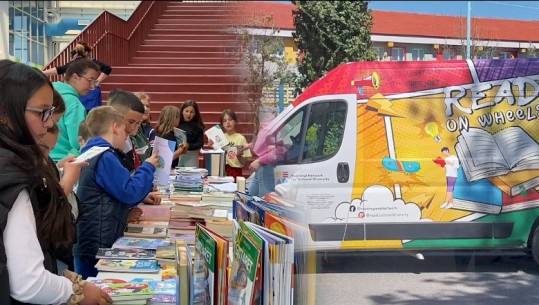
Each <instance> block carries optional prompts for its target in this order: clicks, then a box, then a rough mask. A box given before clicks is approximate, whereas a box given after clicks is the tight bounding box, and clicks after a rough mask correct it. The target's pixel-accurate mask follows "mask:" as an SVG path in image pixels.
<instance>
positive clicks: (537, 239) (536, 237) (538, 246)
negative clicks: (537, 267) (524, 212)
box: [531, 226, 539, 264]
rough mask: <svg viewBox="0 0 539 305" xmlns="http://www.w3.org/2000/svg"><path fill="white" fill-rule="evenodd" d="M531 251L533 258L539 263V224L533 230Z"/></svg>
mask: <svg viewBox="0 0 539 305" xmlns="http://www.w3.org/2000/svg"><path fill="white" fill-rule="evenodd" d="M531 252H532V256H533V259H534V260H535V262H536V263H537V264H539V226H538V227H537V228H535V230H534V231H533V236H532V244H531Z"/></svg>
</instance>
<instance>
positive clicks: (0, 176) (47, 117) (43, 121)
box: [0, 60, 112, 305]
mask: <svg viewBox="0 0 539 305" xmlns="http://www.w3.org/2000/svg"><path fill="white" fill-rule="evenodd" d="M15 84H16V85H15ZM0 87H1V88H3V89H2V95H1V96H0V109H3V110H9V111H1V112H0V168H1V169H2V170H1V171H0V198H2V200H1V201H0V206H1V209H0V218H2V219H3V223H2V225H1V226H0V265H1V266H2V268H0V304H20V303H31V304H62V303H64V304H65V303H67V304H83V305H88V304H92V305H94V304H104V303H107V302H112V299H111V298H110V297H109V296H108V295H107V294H106V293H105V292H103V291H102V290H101V289H99V288H98V287H97V286H95V285H93V284H90V283H86V284H83V283H82V281H80V279H78V278H77V276H76V274H74V273H72V272H65V273H64V274H65V276H58V275H56V273H57V268H56V257H55V251H54V249H56V248H57V247H59V246H65V245H69V244H70V243H71V242H72V240H73V233H74V232H73V223H72V219H73V218H72V216H71V211H70V209H71V208H70V206H69V205H68V204H65V200H66V199H65V194H64V192H63V190H62V188H61V187H60V185H59V183H58V181H57V179H56V178H55V177H54V172H53V171H52V170H51V167H50V166H54V165H51V164H50V163H49V162H44V161H45V160H48V159H47V156H46V155H45V154H44V153H43V150H42V149H41V147H40V145H39V144H40V142H41V140H42V137H43V135H45V134H46V133H47V129H48V128H51V127H52V126H53V124H54V121H53V119H52V115H53V114H54V110H55V108H54V106H53V88H52V85H51V83H50V81H49V80H48V79H47V77H46V76H45V75H44V74H42V73H41V72H39V71H37V70H36V69H34V68H32V67H30V66H27V65H25V64H22V63H14V62H12V61H10V60H1V61H0ZM31 194H32V195H31ZM38 197H39V199H38ZM74 283H75V284H77V285H74ZM79 285H80V286H79ZM83 286H84V289H83V288H82V287H83Z"/></svg>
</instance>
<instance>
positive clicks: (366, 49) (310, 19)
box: [292, 1, 376, 90]
mask: <svg viewBox="0 0 539 305" xmlns="http://www.w3.org/2000/svg"><path fill="white" fill-rule="evenodd" d="M292 3H294V4H295V5H296V6H297V9H296V10H294V12H293V15H294V26H295V28H296V33H295V39H296V43H297V45H298V50H299V52H300V53H299V58H298V72H299V74H300V76H299V77H298V79H297V86H296V87H297V90H301V89H302V88H305V87H306V86H307V85H309V84H310V83H311V82H313V81H314V80H316V79H318V78H320V77H321V76H323V75H324V74H325V73H327V72H328V71H329V70H331V69H333V68H334V67H336V66H337V65H339V64H341V63H345V62H350V61H358V60H375V59H376V54H375V52H374V51H373V50H372V49H371V38H370V34H371V27H372V15H371V10H370V9H368V5H367V1H292Z"/></svg>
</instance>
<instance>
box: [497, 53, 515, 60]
mask: <svg viewBox="0 0 539 305" xmlns="http://www.w3.org/2000/svg"><path fill="white" fill-rule="evenodd" d="M498 57H499V58H500V59H509V58H515V55H513V53H511V52H500V53H498Z"/></svg>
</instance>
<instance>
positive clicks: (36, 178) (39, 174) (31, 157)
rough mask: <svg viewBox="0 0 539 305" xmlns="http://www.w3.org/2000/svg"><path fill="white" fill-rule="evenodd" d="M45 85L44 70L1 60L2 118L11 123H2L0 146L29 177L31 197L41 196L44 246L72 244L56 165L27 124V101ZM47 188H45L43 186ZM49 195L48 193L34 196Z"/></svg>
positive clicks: (39, 222) (40, 228)
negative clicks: (41, 147)
mask: <svg viewBox="0 0 539 305" xmlns="http://www.w3.org/2000/svg"><path fill="white" fill-rule="evenodd" d="M43 86H49V87H50V88H51V90H53V89H52V84H51V83H50V81H49V80H48V78H47V77H46V76H45V75H44V74H43V73H41V72H40V71H38V70H36V69H34V68H31V67H29V66H27V65H25V64H21V63H14V62H12V61H10V60H0V117H1V118H2V119H7V120H8V122H9V125H8V124H0V147H2V148H4V149H6V150H9V151H11V152H12V153H13V154H14V155H15V156H17V157H16V158H15V164H14V166H16V167H18V168H20V169H21V171H22V172H24V173H26V175H27V177H28V180H27V181H28V185H29V192H30V195H31V198H40V199H41V200H40V202H37V204H33V207H34V209H36V208H37V210H34V214H35V215H36V225H37V235H38V239H39V241H40V243H41V245H42V246H47V245H48V244H52V245H53V246H54V247H58V246H60V245H69V244H70V243H71V242H72V239H73V235H74V229H73V225H72V221H73V218H72V216H71V206H70V205H69V203H68V201H67V199H66V196H65V194H64V192H63V190H62V188H61V187H60V184H59V183H58V180H57V178H56V177H55V174H54V172H53V170H52V166H55V165H54V164H53V163H52V161H50V158H48V156H46V155H44V153H43V151H42V150H41V149H40V146H39V143H36V141H35V139H34V137H33V136H32V133H31V132H30V129H29V128H28V125H27V124H26V119H25V112H26V104H27V102H28V100H29V99H30V97H32V95H33V94H34V93H35V92H36V91H37V90H39V89H41V88H42V87H43ZM44 188H45V189H46V190H47V191H41V190H42V189H44ZM33 194H36V195H39V194H45V196H37V197H36V196H33Z"/></svg>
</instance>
